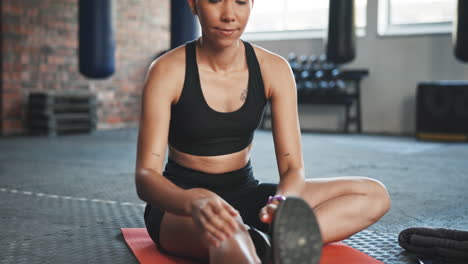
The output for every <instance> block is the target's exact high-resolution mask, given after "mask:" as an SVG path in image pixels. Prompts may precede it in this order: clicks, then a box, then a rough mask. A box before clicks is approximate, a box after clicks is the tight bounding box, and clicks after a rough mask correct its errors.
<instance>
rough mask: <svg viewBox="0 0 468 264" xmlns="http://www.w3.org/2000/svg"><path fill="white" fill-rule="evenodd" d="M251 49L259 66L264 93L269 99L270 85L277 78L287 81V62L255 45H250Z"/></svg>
mask: <svg viewBox="0 0 468 264" xmlns="http://www.w3.org/2000/svg"><path fill="white" fill-rule="evenodd" d="M252 47H253V48H254V51H255V54H256V56H257V60H258V63H259V64H260V71H261V72H262V78H263V83H264V84H265V89H266V93H267V94H268V98H269V97H270V95H271V93H270V92H271V84H272V83H274V82H276V81H277V80H278V78H281V79H289V77H290V76H289V75H290V74H291V68H290V66H289V63H288V61H287V60H286V59H285V58H283V57H281V56H280V55H278V54H276V53H274V52H272V51H269V50H267V49H265V48H262V47H260V46H257V45H253V44H252Z"/></svg>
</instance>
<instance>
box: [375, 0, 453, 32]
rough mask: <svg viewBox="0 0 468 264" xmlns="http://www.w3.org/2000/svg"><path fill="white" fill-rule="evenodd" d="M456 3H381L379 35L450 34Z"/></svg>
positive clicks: (414, 0)
mask: <svg viewBox="0 0 468 264" xmlns="http://www.w3.org/2000/svg"><path fill="white" fill-rule="evenodd" d="M455 12H456V0H432V1H427V0H380V1H379V13H378V16H379V25H378V30H379V35H417V34H438V33H451V32H452V22H453V19H454V17H455Z"/></svg>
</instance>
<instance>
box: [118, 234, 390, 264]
mask: <svg viewBox="0 0 468 264" xmlns="http://www.w3.org/2000/svg"><path fill="white" fill-rule="evenodd" d="M120 230H121V231H122V233H123V236H124V239H125V241H126V242H127V244H128V245H129V246H130V248H131V249H132V251H133V254H135V256H136V258H137V259H138V261H139V262H140V263H141V264H153V263H158V264H195V263H194V262H192V261H187V260H184V259H181V258H177V257H172V256H168V255H165V254H162V253H160V252H159V250H158V249H157V247H156V244H154V242H153V240H151V238H150V236H149V235H148V232H147V231H146V228H121V229H120ZM320 264H383V262H381V261H378V260H376V259H374V258H372V257H370V256H369V255H366V254H365V253H362V252H361V251H359V250H357V249H354V248H352V247H350V246H347V245H345V244H344V243H342V242H335V243H330V244H327V245H325V246H324V247H323V252H322V258H321V259H320Z"/></svg>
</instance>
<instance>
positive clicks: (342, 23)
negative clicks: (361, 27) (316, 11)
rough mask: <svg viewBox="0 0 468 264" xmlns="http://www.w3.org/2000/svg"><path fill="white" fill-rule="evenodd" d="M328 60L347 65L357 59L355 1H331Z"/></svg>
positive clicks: (327, 46)
mask: <svg viewBox="0 0 468 264" xmlns="http://www.w3.org/2000/svg"><path fill="white" fill-rule="evenodd" d="M328 14H329V17H328V36H327V44H326V49H327V59H328V60H329V61H332V62H335V63H347V62H351V61H352V60H354V58H355V57H356V35H355V29H354V24H355V22H354V19H355V15H354V0H330V9H329V13H328Z"/></svg>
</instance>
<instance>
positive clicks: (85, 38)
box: [78, 0, 115, 78]
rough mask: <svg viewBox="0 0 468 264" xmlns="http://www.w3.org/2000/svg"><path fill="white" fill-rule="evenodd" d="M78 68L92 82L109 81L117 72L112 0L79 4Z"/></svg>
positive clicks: (97, 0) (91, 0)
mask: <svg viewBox="0 0 468 264" xmlns="http://www.w3.org/2000/svg"><path fill="white" fill-rule="evenodd" d="M78 13H79V14H78V18H79V29H78V35H79V67H80V72H81V73H82V74H83V75H84V76H86V77H89V78H106V77H109V76H111V75H112V74H113V73H114V71H115V58H114V55H115V40H114V31H113V25H112V0H79V8H78Z"/></svg>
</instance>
